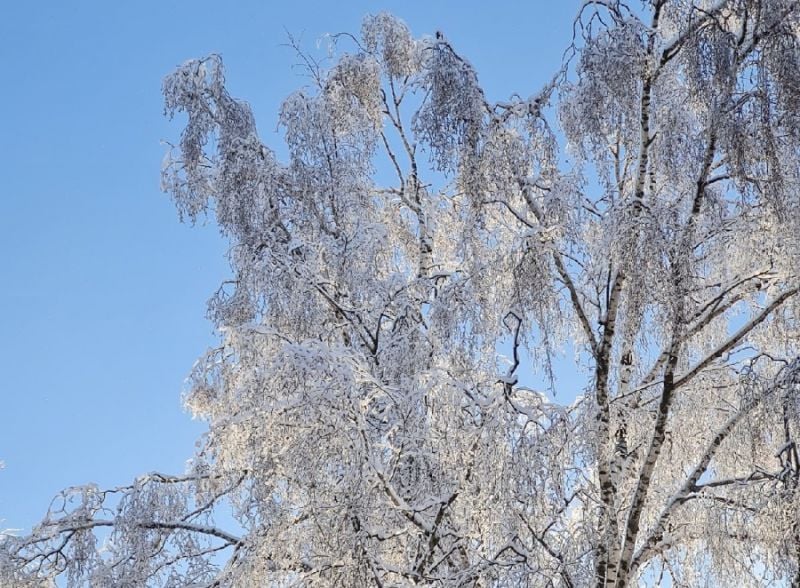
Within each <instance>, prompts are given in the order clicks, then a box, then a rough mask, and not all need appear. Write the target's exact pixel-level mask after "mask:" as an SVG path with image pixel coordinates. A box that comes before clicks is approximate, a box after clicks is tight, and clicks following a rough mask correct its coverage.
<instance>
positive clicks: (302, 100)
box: [0, 0, 800, 588]
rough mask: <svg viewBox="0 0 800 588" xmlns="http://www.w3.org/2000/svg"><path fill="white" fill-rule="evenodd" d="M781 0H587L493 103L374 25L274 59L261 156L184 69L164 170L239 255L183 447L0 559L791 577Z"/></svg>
mask: <svg viewBox="0 0 800 588" xmlns="http://www.w3.org/2000/svg"><path fill="white" fill-rule="evenodd" d="M798 12H800V7H798V5H797V3H796V2H794V1H792V0H715V1H711V0H650V1H645V2H641V3H640V2H636V3H626V2H622V1H618V0H585V1H584V2H583V3H582V4H581V5H580V6H579V11H578V14H577V17H576V19H575V22H574V27H573V31H574V34H573V37H572V39H566V40H565V45H566V46H567V51H566V53H565V56H564V62H563V65H562V67H561V69H560V70H559V71H557V72H554V75H553V77H552V78H551V79H549V80H539V81H538V82H537V81H535V80H532V81H530V82H531V86H532V87H536V84H537V83H538V84H539V88H538V89H537V90H535V91H534V93H533V94H531V95H530V96H529V97H528V98H523V97H520V96H513V97H511V98H509V99H508V100H506V101H501V102H492V101H490V100H489V99H488V98H487V96H486V94H485V93H484V90H483V88H482V87H481V85H480V83H479V78H478V73H477V72H476V71H475V70H474V68H473V67H472V66H471V64H470V63H469V61H467V59H466V58H465V57H463V56H462V55H460V54H459V53H458V51H457V48H456V47H454V46H453V45H451V43H450V42H449V41H448V40H447V39H446V37H445V36H444V35H442V34H441V33H437V34H436V35H434V36H423V37H421V38H415V37H413V36H412V34H411V32H410V30H409V28H408V27H407V26H406V25H405V24H404V23H403V22H402V21H401V20H399V19H397V18H395V17H393V16H390V15H387V14H379V15H376V16H368V17H366V18H365V20H364V22H363V24H362V28H361V32H360V34H359V35H337V36H333V37H331V55H332V57H331V59H330V61H321V60H318V59H317V57H316V56H315V55H314V54H306V53H303V52H302V51H300V50H299V49H298V56H299V58H300V59H301V60H302V62H303V63H304V67H305V71H306V73H307V74H308V78H307V80H308V83H307V84H306V85H305V86H304V87H303V88H302V89H301V90H299V91H297V92H296V93H294V94H293V95H291V96H289V97H288V98H287V99H286V101H285V102H284V104H283V106H282V108H281V111H280V118H279V120H280V125H281V128H282V130H283V135H284V137H285V141H286V146H287V148H288V159H287V160H286V161H279V159H278V157H276V155H275V153H274V152H273V151H272V150H271V149H270V148H269V147H268V146H267V145H265V144H263V143H262V142H261V140H260V139H259V137H258V133H257V130H256V125H255V122H254V116H253V114H252V112H251V109H250V107H249V106H248V105H247V104H246V103H245V102H242V101H240V100H237V99H235V98H233V97H231V96H230V95H229V93H228V91H227V90H226V86H225V77H224V70H223V64H222V60H221V59H220V57H219V56H216V55H211V56H208V57H205V58H202V59H195V60H191V61H188V62H186V63H184V64H183V65H182V66H180V67H179V68H178V69H177V70H176V71H174V72H173V73H171V74H170V75H169V76H167V78H166V79H165V81H164V86H163V92H164V96H165V104H166V113H167V115H168V116H170V117H172V116H174V115H180V117H181V120H182V121H183V122H184V123H185V126H184V129H183V131H182V133H181V135H180V140H179V142H178V143H177V144H176V145H175V146H173V147H171V149H170V151H169V153H168V154H167V158H166V160H165V164H164V168H163V172H162V178H163V187H164V190H165V191H166V192H168V193H169V194H170V195H171V197H172V199H173V200H174V202H175V205H176V207H177V209H178V212H179V214H180V217H181V218H182V219H183V220H186V221H189V222H194V221H195V220H197V219H198V218H203V217H205V216H206V215H210V216H212V217H213V219H214V220H215V221H216V223H217V225H218V226H219V228H220V230H221V231H222V233H223V235H225V237H227V239H228V240H229V243H230V250H229V252H228V256H229V259H230V265H231V271H232V277H231V279H229V280H227V281H225V282H224V283H223V284H222V286H221V287H220V289H219V290H218V291H217V292H216V293H215V294H214V296H213V297H212V299H211V302H210V304H209V314H210V317H211V318H212V320H213V321H214V324H215V325H216V327H217V329H218V332H219V346H218V347H216V348H214V349H210V350H209V351H208V353H207V354H206V355H205V356H204V357H202V358H201V359H200V360H198V362H197V364H196V365H195V366H194V368H193V370H192V373H191V376H190V378H189V386H188V389H187V392H186V394H185V403H186V406H187V407H188V408H189V409H190V410H191V411H192V413H193V415H194V416H196V417H198V418H202V419H204V420H206V421H207V423H208V431H207V433H206V434H205V435H204V436H203V438H202V439H201V442H200V444H199V450H198V452H197V454H196V455H195V456H194V458H193V459H192V460H191V462H190V467H189V469H188V470H187V471H186V472H185V473H183V474H181V475H168V474H163V473H155V472H154V473H150V474H147V475H144V476H142V477H140V478H138V479H137V480H135V481H134V482H133V483H132V484H131V485H128V486H121V487H118V488H111V489H101V488H98V487H96V486H94V485H87V486H82V487H78V488H70V489H67V490H65V491H64V492H63V493H62V494H61V495H60V496H58V497H57V498H56V499H55V500H54V501H53V503H52V505H51V507H50V509H49V511H48V513H47V515H46V517H45V518H44V520H43V521H42V522H41V523H40V524H39V525H38V526H37V527H36V528H35V529H34V531H33V532H32V533H31V534H30V535H29V536H25V537H17V536H10V535H7V536H5V537H4V538H3V541H2V548H1V549H0V579H2V581H3V582H4V583H6V584H11V585H19V586H24V585H36V586H38V585H48V583H49V582H51V581H52V580H53V579H54V578H57V577H63V578H66V580H67V583H68V584H70V585H79V584H80V583H81V582H88V583H90V584H91V585H93V586H145V585H147V586H378V587H388V586H409V585H418V586H443V587H444V586H452V587H455V586H475V587H478V586H481V587H490V586H497V587H500V586H537V587H538V586H542V587H545V586H567V587H581V586H597V587H618V588H622V587H625V586H634V585H642V584H645V585H659V584H661V583H664V582H667V581H669V582H671V585H673V586H698V585H722V586H732V585H737V586H767V585H775V586H787V585H800V515H798V512H800V494H799V493H798V488H797V485H798V476H800V461H799V460H798V451H797V446H796V437H797V435H798V425H799V424H800V420H798V419H799V417H800V415H799V414H798V413H799V412H800V388H799V386H800V360H799V359H798V357H800V349H798V348H799V347H800V339H799V338H798V337H799V336H800V332H799V331H798V329H799V328H800V325H798V320H800V317H798V312H800V303H799V302H798V296H797V294H798V289H799V288H800V276H798V267H800V238H798V235H799V234H800V232H799V230H800V226H799V225H800V221H798V214H797V210H798V204H800V202H799V200H800V191H799V188H800V181H799V180H800V168H799V167H798V166H799V164H800V158H799V157H798V153H800V38H798V33H799V32H800V28H798V27H800V15H799V14H798ZM527 82H528V81H527V80H526V83H527ZM565 349H570V350H574V353H572V352H570V353H569V354H566V353H565ZM554 362H559V365H561V366H563V365H567V364H571V363H574V369H573V368H571V369H573V371H575V372H576V373H581V374H583V375H584V376H585V381H586V386H585V389H583V390H580V391H579V393H578V395H577V397H574V396H575V395H574V391H572V390H569V389H565V385H564V382H562V381H561V380H560V379H558V378H557V377H555V375H554V374H555V373H556V372H557V371H558V370H554V368H553V366H554ZM533 381H544V382H549V386H546V387H544V388H543V389H535V386H533V385H531V384H530V383H531V382H533Z"/></svg>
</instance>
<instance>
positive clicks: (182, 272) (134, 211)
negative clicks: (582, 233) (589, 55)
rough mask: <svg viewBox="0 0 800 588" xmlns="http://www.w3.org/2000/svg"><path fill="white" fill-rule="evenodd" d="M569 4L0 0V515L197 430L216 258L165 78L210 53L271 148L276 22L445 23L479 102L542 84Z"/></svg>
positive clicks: (287, 54) (31, 509) (281, 33)
mask: <svg viewBox="0 0 800 588" xmlns="http://www.w3.org/2000/svg"><path fill="white" fill-rule="evenodd" d="M577 4H578V2H577V1H574V2H573V1H572V0H561V1H553V0H531V1H529V2H519V1H518V0H517V1H510V0H501V1H492V2H477V1H462V2H456V1H450V2H436V1H433V0H430V1H426V2H421V1H418V0H414V1H407V2H383V3H380V2H366V1H346V2H318V1H314V2H309V1H294V2H290V1H285V0H284V1H280V2H268V1H266V0H265V1H256V0H250V1H246V2H236V1H232V2H229V3H227V6H226V5H223V3H221V2H217V3H212V2H208V1H205V0H193V1H191V2H188V1H180V2H169V1H166V0H162V1H155V0H146V1H139V0H137V1H135V2H134V1H131V2H117V1H101V0H84V1H81V0H71V1H69V2H63V1H57V0H48V1H39V2H36V1H25V0H9V1H8V2H4V3H3V7H2V12H0V62H1V63H2V78H3V81H2V88H3V89H2V92H0V111H2V124H1V126H0V129H1V130H0V178H2V187H1V188H0V194H1V195H2V213H0V309H2V313H3V316H4V317H5V320H6V328H5V329H4V336H3V337H2V338H0V369H1V370H2V378H1V379H0V382H1V383H0V460H3V461H4V462H5V464H6V467H5V469H4V470H0V529H3V528H22V529H28V528H29V527H30V526H31V525H32V524H33V523H35V522H36V521H37V520H39V519H40V518H41V517H42V515H43V514H44V513H45V511H46V509H47V505H48V504H49V501H50V499H51V498H52V497H53V495H54V494H55V493H56V492H58V490H60V489H61V488H64V487H66V486H70V485H76V484H83V483H86V482H97V483H98V484H100V485H103V486H105V485H119V484H123V483H127V482H129V481H131V480H132V479H133V478H134V477H135V476H136V475H138V474H141V473H144V472H147V471H152V470H159V471H167V472H173V473H175V472H181V471H183V468H184V464H185V461H186V459H187V458H189V457H191V455H192V452H193V449H194V443H195V441H196V439H197V438H198V437H199V436H200V435H201V434H202V432H203V430H204V427H203V425H202V423H199V422H196V421H192V420H191V418H190V417H189V415H188V414H186V413H185V412H184V411H183V409H182V407H181V403H180V393H181V390H182V386H183V380H184V378H185V376H186V375H187V374H188V372H189V370H190V369H191V367H192V364H193V363H194V361H195V359H196V358H197V357H198V356H199V355H200V354H201V353H202V352H203V350H204V349H205V348H206V347H207V346H209V345H211V344H212V343H213V342H214V335H213V332H212V325H211V323H209V322H208V321H207V320H206V319H205V318H204V317H205V302H206V300H207V299H208V298H209V297H210V295H211V294H212V292H213V291H214V290H215V289H216V287H217V286H218V285H219V283H220V282H221V281H222V280H224V279H225V277H226V276H227V275H228V270H227V264H226V261H225V257H224V256H225V251H226V244H225V243H224V242H223V241H222V240H221V239H220V237H219V236H218V234H217V231H216V229H215V228H214V227H213V226H212V225H211V224H208V225H206V226H197V227H194V228H191V227H188V226H185V225H180V224H179V222H178V219H177V215H176V213H175V211H174V208H173V206H172V204H171V202H170V200H169V198H168V197H167V196H166V195H164V194H162V193H161V192H160V191H159V172H160V167H161V159H162V157H163V155H164V148H163V146H162V145H161V144H160V140H161V139H166V140H173V141H174V140H175V139H176V138H177V137H178V135H179V133H180V130H181V127H180V122H177V121H176V122H173V123H169V121H167V120H166V119H164V117H163V116H162V102H161V94H160V86H161V79H162V78H163V76H164V75H166V74H167V73H169V72H170V71H171V70H172V69H173V68H174V67H175V66H177V65H178V64H180V63H181V62H183V61H184V60H186V59H189V58H192V57H199V56H203V55H206V54H208V53H211V52H215V53H220V54H221V55H222V56H223V59H224V61H225V64H226V69H227V80H228V87H229V89H230V91H231V93H232V94H233V95H234V96H236V97H238V98H242V99H245V100H247V101H248V102H250V104H251V105H252V107H253V110H254V112H255V114H256V117H257V120H258V123H259V129H260V133H261V138H262V140H263V141H264V142H265V143H266V144H268V145H270V146H272V147H273V148H277V149H276V150H277V151H278V152H279V153H280V152H282V149H280V143H279V135H278V134H277V133H276V121H277V112H278V107H279V105H280V102H281V100H282V99H283V98H284V97H285V96H286V95H288V94H289V93H290V92H291V91H293V90H294V89H296V88H298V87H299V86H300V85H302V84H303V83H304V80H303V79H302V78H301V77H299V72H298V70H296V69H293V67H292V66H293V64H294V63H295V62H296V59H295V57H294V55H293V53H292V51H291V50H290V49H288V48H287V47H285V43H286V40H287V31H288V32H290V33H292V34H293V35H295V36H296V37H300V38H301V39H302V43H303V45H304V47H306V48H308V49H310V50H313V49H314V47H315V43H316V41H317V39H319V38H320V37H321V36H322V35H324V34H325V33H326V32H340V31H351V32H357V31H358V29H359V27H360V22H361V18H362V16H363V15H365V14H367V13H376V12H380V11H382V10H388V11H390V12H393V13H394V14H396V15H398V16H400V17H401V18H403V19H404V20H405V21H406V22H407V23H408V24H409V26H410V27H411V29H412V31H413V33H414V34H415V35H422V34H426V33H429V34H432V33H433V32H434V31H436V30H441V31H443V32H444V33H445V35H446V36H447V38H448V39H449V40H450V41H451V42H452V43H453V44H454V45H455V47H456V49H457V50H459V51H460V52H461V53H462V54H464V55H465V56H466V57H467V58H468V59H469V60H470V61H471V62H472V63H473V65H474V66H475V68H476V69H477V71H478V74H479V78H480V80H481V81H482V83H483V84H484V87H485V88H486V90H487V94H488V96H489V98H490V99H500V98H504V97H506V96H508V95H509V94H511V93H514V92H518V93H519V94H521V95H523V96H528V95H530V94H531V93H533V92H535V91H537V90H538V89H539V88H540V87H541V86H542V84H543V83H544V82H546V81H547V80H548V79H549V78H550V76H551V75H552V74H553V72H554V71H555V70H556V69H557V67H558V65H559V63H560V59H561V54H562V52H563V50H564V48H565V47H566V45H567V43H568V42H569V40H570V38H571V25H572V18H573V17H574V15H575V13H576V8H577Z"/></svg>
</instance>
